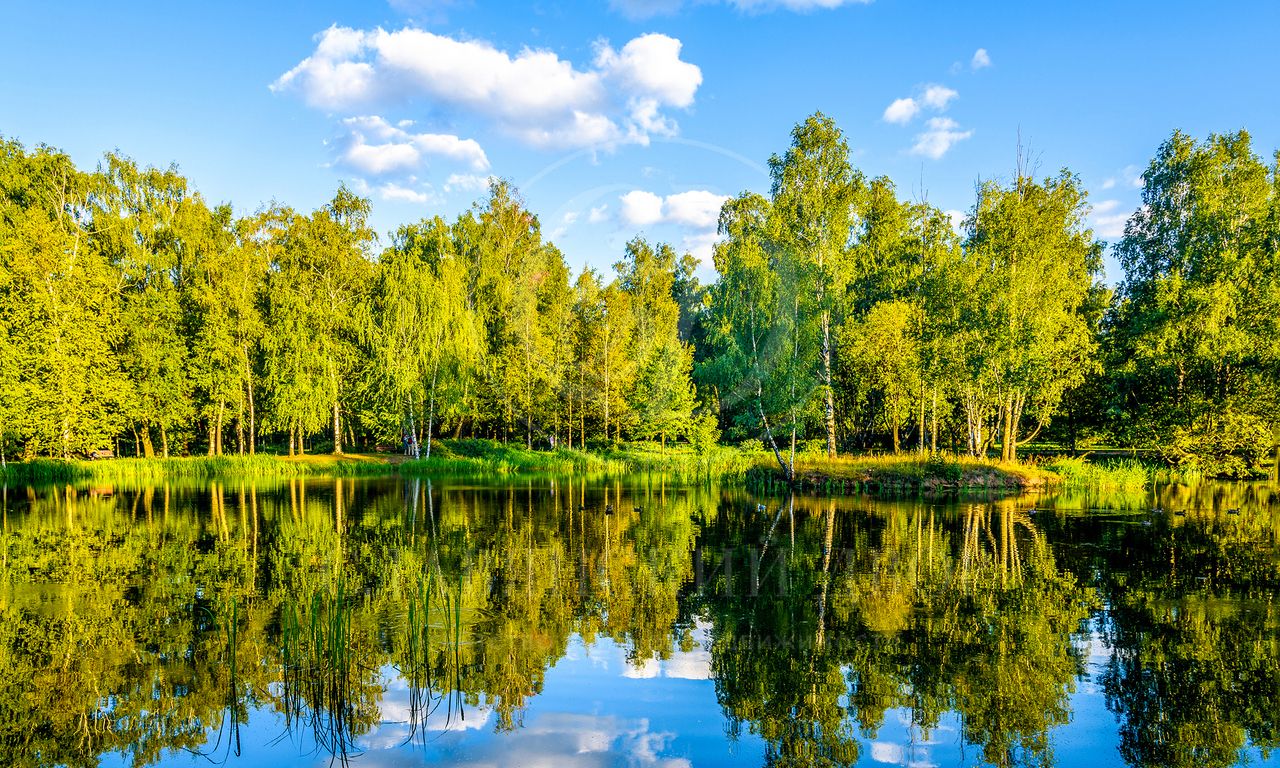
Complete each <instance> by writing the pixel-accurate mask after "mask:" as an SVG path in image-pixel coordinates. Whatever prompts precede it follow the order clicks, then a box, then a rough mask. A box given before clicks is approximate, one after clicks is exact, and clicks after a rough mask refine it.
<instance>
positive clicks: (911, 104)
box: [884, 96, 920, 125]
mask: <svg viewBox="0 0 1280 768" xmlns="http://www.w3.org/2000/svg"><path fill="white" fill-rule="evenodd" d="M919 111H920V105H919V104H917V103H916V100H915V99H913V98H911V97H910V96H907V97H905V98H901V99H894V101H893V103H892V104H890V105H889V106H887V107H885V108H884V121H885V122H886V123H897V124H899V125H905V124H907V123H909V122H911V118H913V117H915V116H916V114H917V113H918V112H919Z"/></svg>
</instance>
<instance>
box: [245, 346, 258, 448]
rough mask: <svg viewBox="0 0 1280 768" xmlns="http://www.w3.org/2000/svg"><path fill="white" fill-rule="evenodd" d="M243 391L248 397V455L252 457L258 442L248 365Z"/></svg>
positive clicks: (250, 373)
mask: <svg viewBox="0 0 1280 768" xmlns="http://www.w3.org/2000/svg"><path fill="white" fill-rule="evenodd" d="M245 389H246V391H247V393H248V396H249V455H250V456H252V455H253V454H254V453H255V452H256V450H257V449H256V444H257V442H258V421H257V416H258V415H257V412H256V411H255V410H254V404H253V373H252V372H250V371H249V369H248V364H247V363H246V365H245Z"/></svg>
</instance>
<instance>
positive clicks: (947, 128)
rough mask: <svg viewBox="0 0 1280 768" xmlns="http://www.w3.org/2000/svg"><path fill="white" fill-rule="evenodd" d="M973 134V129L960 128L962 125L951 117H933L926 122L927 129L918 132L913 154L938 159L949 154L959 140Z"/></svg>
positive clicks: (912, 149)
mask: <svg viewBox="0 0 1280 768" xmlns="http://www.w3.org/2000/svg"><path fill="white" fill-rule="evenodd" d="M972 135H973V131H965V130H961V129H960V125H959V124H958V123H957V122H956V121H955V120H952V119H951V118H949V117H931V118H929V122H927V123H925V130H924V131H923V132H921V133H918V134H916V143H915V144H913V145H912V146H911V154H913V155H922V156H924V157H928V158H932V159H934V160H937V159H939V158H941V157H942V156H943V155H945V154H947V151H948V150H950V149H951V148H952V147H953V146H955V145H956V143H957V142H961V141H964V140H965V139H967V138H969V137H970V136H972Z"/></svg>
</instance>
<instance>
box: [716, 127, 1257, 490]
mask: <svg viewBox="0 0 1280 768" xmlns="http://www.w3.org/2000/svg"><path fill="white" fill-rule="evenodd" d="M769 167H770V173H771V177H772V185H771V189H770V193H769V195H768V196H767V197H766V196H764V195H760V194H756V193H752V192H746V193H743V194H741V195H739V196H737V197H735V198H733V199H731V200H729V201H728V202H727V203H726V204H725V205H724V207H723V209H722V211H721V217H720V233H721V235H722V237H723V242H722V243H721V244H719V245H718V246H717V247H716V251H715V266H716V269H717V271H718V273H719V279H718V280H717V281H716V282H715V284H713V285H711V286H710V287H709V288H708V291H707V303H706V311H705V312H704V313H702V314H701V315H700V317H699V319H700V323H701V330H702V334H701V335H700V336H698V337H697V339H696V341H697V344H696V346H697V350H698V356H699V367H698V373H699V379H698V380H699V383H700V384H701V385H703V386H704V387H709V388H711V389H712V390H713V391H714V392H715V393H716V398H715V400H716V403H717V405H718V407H719V413H720V415H721V423H722V424H723V426H724V429H725V432H726V433H727V434H728V435H729V436H730V437H731V438H746V437H748V436H753V435H756V434H759V435H762V436H763V439H764V441H765V443H766V445H767V446H768V448H769V449H770V450H771V451H772V453H773V454H774V455H775V456H776V457H777V461H778V464H779V465H780V467H781V468H782V470H783V471H784V472H787V473H790V472H792V471H793V467H794V462H795V455H796V452H797V443H800V444H801V448H803V447H804V445H803V442H804V440H805V438H810V437H813V436H818V440H817V443H818V444H817V445H816V446H813V447H814V448H816V449H818V450H820V451H824V452H825V453H826V454H827V455H828V456H835V455H836V452H837V451H838V450H849V449H862V450H867V449H876V448H888V449H892V450H893V451H895V452H897V451H900V450H904V449H908V448H912V449H915V450H918V451H921V452H926V451H936V450H938V449H939V448H947V449H949V450H952V451H955V452H967V453H970V454H973V455H987V454H988V452H993V453H997V454H998V455H999V457H1000V458H1002V459H1004V460H1015V459H1016V458H1017V455H1018V449H1019V447H1020V446H1023V445H1025V444H1026V443H1027V442H1029V441H1031V440H1033V439H1037V438H1038V439H1040V440H1049V441H1053V442H1056V443H1059V444H1060V445H1064V446H1070V447H1072V448H1075V447H1078V446H1091V445H1100V444H1102V445H1105V444H1110V445H1113V446H1124V447H1139V448H1146V449H1148V450H1151V451H1154V452H1158V454H1159V455H1160V456H1162V457H1164V458H1165V459H1167V460H1169V461H1170V462H1173V463H1177V464H1180V465H1183V466H1189V467H1195V468H1200V469H1203V470H1205V471H1210V472H1219V473H1226V474H1245V473H1248V472H1249V471H1251V470H1252V468H1253V467H1255V466H1256V465H1257V463H1258V462H1259V461H1260V460H1261V459H1262V457H1263V456H1264V455H1265V454H1266V452H1267V451H1268V450H1269V449H1270V448H1272V447H1273V446H1276V445H1277V443H1280V415H1278V414H1280V410H1278V408H1280V344H1278V340H1280V335H1278V334H1277V332H1278V331H1280V173H1278V172H1277V164H1276V162H1275V161H1273V162H1272V164H1270V165H1267V164H1265V163H1264V162H1263V161H1262V159H1261V158H1260V157H1258V156H1257V155H1256V154H1255V153H1254V152H1253V150H1252V148H1251V145H1250V138H1249V135H1248V134H1247V133H1246V132H1244V131H1240V132H1238V133H1233V134H1225V135H1214V136H1210V137H1209V138H1208V139H1207V140H1205V141H1202V142H1201V141H1196V140H1195V139H1193V138H1191V137H1189V136H1187V135H1185V134H1183V133H1180V132H1175V133H1174V134H1173V135H1172V136H1171V137H1170V138H1169V139H1168V140H1167V141H1166V142H1165V143H1164V144H1162V145H1161V146H1160V148H1159V150H1158V151H1157V153H1156V156H1155V157H1154V158H1153V159H1152V160H1151V162H1150V164H1149V166H1148V167H1147V169H1146V172H1145V173H1144V175H1143V188H1142V204H1141V206H1140V207H1139V209H1138V210H1137V211H1136V212H1135V213H1134V214H1133V215H1132V216H1131V217H1130V218H1129V220H1128V222H1127V224H1126V227H1125V234H1124V236H1123V237H1122V238H1121V239H1120V241H1119V242H1118V243H1116V244H1115V245H1114V246H1113V252H1114V254H1115V256H1116V257H1117V259H1118V261H1119V263H1120V265H1121V266H1122V267H1123V270H1124V275H1123V277H1122V279H1120V281H1119V282H1118V284H1117V285H1116V286H1115V287H1114V288H1113V287H1109V286H1107V285H1106V284H1105V283H1104V282H1103V280H1102V268H1103V258H1104V255H1105V253H1106V247H1107V246H1106V244H1105V243H1103V242H1102V241H1100V240H1099V239H1098V238H1097V237H1096V236H1095V234H1094V232H1093V231H1092V229H1091V228H1090V226H1089V224H1088V217H1089V214H1090V211H1091V209H1090V206H1089V204H1088V196H1087V192H1086V190H1085V189H1084V186H1083V184H1082V183H1081V180H1080V178H1079V177H1078V176H1077V175H1075V174H1073V173H1071V172H1070V171H1069V170H1065V169H1064V170H1062V171H1061V172H1060V173H1058V174H1057V175H1052V176H1047V177H1045V178H1041V179H1037V178H1035V174H1034V168H1031V167H1030V164H1029V163H1028V162H1027V160H1026V158H1025V157H1024V156H1023V155H1022V153H1021V150H1019V162H1018V163H1017V166H1016V168H1015V172H1014V174H1013V176H1012V178H1009V179H1007V180H998V179H989V180H985V181H982V182H980V183H979V184H977V186H976V190H975V197H976V199H975V201H974V203H973V205H972V206H971V207H970V209H969V211H968V213H967V214H966V215H965V217H964V219H963V222H962V223H960V225H959V226H958V227H957V226H955V225H953V223H952V222H951V221H950V220H949V217H948V216H947V214H946V213H944V212H943V211H941V210H939V209H938V208H936V207H934V206H931V205H929V204H928V203H927V202H922V201H913V200H904V199H902V197H901V196H900V195H899V194H898V192H897V190H896V189H895V186H894V184H893V182H892V181H891V180H889V179H887V178H883V177H881V178H867V177H866V176H865V175H864V174H863V173H862V172H860V171H859V170H858V169H857V168H856V167H854V166H853V164H852V163H851V161H850V156H849V148H848V144H847V142H846V140H845V138H844V136H843V134H842V133H841V131H840V129H839V128H838V127H837V126H836V125H835V123H834V122H833V121H832V120H830V119H829V118H827V117H824V116H823V115H821V114H817V115H814V116H812V117H810V118H809V119H807V120H806V121H805V122H803V123H801V124H800V125H797V126H796V128H795V130H794V131H793V132H792V142H791V146H790V147H789V148H788V150H787V151H786V152H785V153H783V154H782V155H775V156H774V157H773V158H772V159H771V160H770V163H769ZM1276 455H1277V460H1278V461H1280V448H1277V454H1276Z"/></svg>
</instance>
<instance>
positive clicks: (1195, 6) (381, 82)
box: [0, 0, 1280, 279]
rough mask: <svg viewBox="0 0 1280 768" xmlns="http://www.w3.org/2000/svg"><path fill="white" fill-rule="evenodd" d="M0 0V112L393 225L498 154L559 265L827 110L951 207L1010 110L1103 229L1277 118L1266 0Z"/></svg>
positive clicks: (644, 223) (203, 185) (715, 184)
mask: <svg viewBox="0 0 1280 768" xmlns="http://www.w3.org/2000/svg"><path fill="white" fill-rule="evenodd" d="M6 5H7V6H8V7H7V8H6V11H5V24H4V25H3V26H0V72H3V74H2V75H0V133H3V134H4V135H6V136H10V137H16V138H18V139H20V140H22V141H23V142H24V143H26V144H28V145H33V144H37V143H47V144H50V145H53V146H56V147H59V148H62V149H64V150H66V151H68V152H69V153H70V154H71V155H72V157H73V158H74V159H75V160H76V161H77V162H78V163H79V164H81V165H82V166H86V167H90V166H92V165H93V164H94V163H96V162H97V160H98V159H99V158H100V157H101V156H102V154H103V153H104V152H106V151H109V150H113V149H119V150H120V151H122V152H124V153H125V154H128V155H131V156H133V157H135V158H137V159H138V160H139V161H141V162H143V163H146V164H153V165H168V164H170V163H176V164H177V165H178V166H179V167H180V168H181V169H182V170H183V171H184V172H185V173H186V174H187V175H188V177H189V178H190V179H191V180H192V181H193V182H194V184H195V185H196V187H197V188H198V189H199V190H200V191H201V193H202V194H203V195H204V196H205V197H206V198H207V199H209V200H210V201H214V202H220V201H230V202H233V203H234V204H235V205H236V207H237V210H238V211H241V212H247V211H252V210H254V209H256V208H258V207H259V206H261V205H264V204H267V203H269V202H271V201H273V200H276V201H280V202H283V203H287V204H289V205H292V206H294V207H296V208H299V209H304V210H310V209H312V208H315V207H317V206H319V205H321V204H323V202H324V201H326V200H327V199H328V198H329V197H331V196H332V193H333V191H334V189H335V188H336V187H337V185H338V184H339V183H340V182H343V181H345V182H347V183H348V184H350V185H351V186H353V187H355V188H357V189H359V190H362V191H364V192H365V193H366V194H367V195H369V196H370V197H371V198H372V199H373V206H374V217H373V222H374V224H375V226H376V228H377V229H378V230H379V231H380V232H382V233H386V232H387V231H389V230H391V229H393V228H394V227H395V226H396V225H397V224H400V223H404V222H409V221H414V220H417V219H419V218H422V217H425V216H432V215H436V214H441V215H445V216H446V217H449V218H452V217H453V216H454V215H456V214H457V213H458V212H460V211H462V210H464V209H466V208H467V207H468V206H469V205H470V204H471V203H472V202H473V200H474V199H475V198H476V197H477V196H479V195H480V194H482V184H483V179H484V178H486V177H487V176H488V175H490V174H494V175H498V176H502V177H504V178H508V179H510V180H511V181H513V182H514V183H515V184H516V185H517V186H518V187H519V188H520V189H521V191H522V193H523V195H524V197H525V199H526V201H527V203H528V205H529V206H530V207H531V208H532V210H533V211H534V212H535V213H537V214H538V215H539V217H540V219H541V221H542V226H543V231H544V233H546V234H548V235H550V236H552V237H553V239H554V240H555V242H556V243H557V244H558V245H560V246H561V248H562V249H563V251H564V252H565V255H566V258H567V260H568V261H569V263H570V264H571V265H572V266H574V267H575V268H576V267H579V266H582V265H584V264H589V265H593V266H596V267H600V268H605V269H607V268H608V266H609V265H610V264H612V263H613V262H614V261H616V260H617V258H618V257H619V255H620V253H621V250H622V245H623V243H625V242H626V240H627V239H629V238H630V237H631V236H633V235H634V234H636V233H637V232H643V233H645V234H646V235H647V236H649V237H651V238H653V239H657V240H664V241H668V242H671V243H673V244H675V245H676V246H677V247H681V248H687V249H690V250H692V251H694V252H695V253H697V254H699V255H703V256H705V255H706V254H707V253H708V252H709V248H710V243H711V242H712V240H713V239H714V210H715V207H716V203H717V202H718V201H719V200H720V199H721V197H722V196H725V195H732V194H736V193H737V192H740V191H742V190H744V189H752V190H757V191H766V190H767V186H768V178H767V175H766V173H765V170H764V169H765V163H766V161H767V159H768V157H769V155H770V154H771V153H773V152H779V151H782V150H783V149H785V147H786V146H787V142H788V138H789V137H788V133H789V131H790V129H791V127H792V126H793V125H794V124H795V123H796V122H798V121H800V120H802V119H804V117H805V116H806V115H808V114H810V113H812V112H813V111H815V110H821V111H823V112H826V113H827V114H829V115H831V116H833V117H834V118H835V119H836V120H837V122H838V123H839V125H840V126H841V127H842V128H843V129H844V131H845V132H846V134H847V136H848V138H849V142H850V144H851V146H852V147H853V151H854V158H855V162H856V163H857V164H858V165H859V166H860V167H861V168H862V169H863V170H864V172H866V173H867V174H868V175H873V176H874V175H887V176H889V177H890V178H892V179H893V180H894V181H895V182H896V183H897V185H898V188H899V190H900V192H901V193H902V194H903V195H904V196H909V197H915V198H917V199H919V198H923V197H927V199H928V200H929V201H930V202H931V203H933V204H935V205H938V206H939V207H941V208H943V209H948V210H955V211H963V210H965V209H967V208H968V207H969V206H970V204H971V203H972V199H973V188H974V184H975V182H976V181H978V180H979V179H982V178H988V177H993V176H996V177H999V176H1007V175H1008V174H1009V173H1010V171H1011V169H1012V168H1013V165H1014V158H1015V151H1016V144H1017V141H1018V136H1019V134H1021V137H1022V142H1023V144H1024V145H1027V146H1029V148H1030V150H1031V152H1032V154H1033V157H1034V158H1035V159H1036V161H1037V162H1038V165H1039V169H1040V172H1041V174H1042V175H1043V174H1047V173H1052V172H1056V171H1057V170H1058V169H1059V168H1062V167H1064V166H1066V167H1069V168H1070V169H1072V170H1073V171H1075V172H1076V173H1078V174H1079V175H1080V176H1081V177H1082V179H1083V180H1084V182H1085V185H1086V186H1087V187H1088V189H1089V190H1090V193H1091V201H1092V202H1093V203H1094V205H1095V208H1096V210H1095V213H1094V221H1095V225H1096V228H1097V231H1098V232H1099V234H1100V235H1101V236H1103V237H1104V239H1109V240H1113V239H1114V238H1115V237H1116V236H1117V234H1118V232H1119V230H1120V229H1121V228H1122V226H1123V220H1124V216H1125V215H1127V214H1128V213H1129V212H1130V211H1132V210H1133V208H1134V207H1135V206H1136V204H1137V199H1138V190H1137V188H1136V186H1135V184H1136V181H1135V180H1136V179H1137V177H1138V174H1139V173H1140V172H1141V169H1142V167H1143V166H1145V164H1146V162H1147V161H1148V159H1149V158H1150V157H1151V155H1152V153H1153V152H1154V150H1155V148H1156V147H1157V145H1158V144H1159V143H1160V142H1161V141H1162V140H1163V139H1164V138H1166V137H1167V136H1168V135H1169V133H1170V132H1171V131H1172V130H1173V129H1174V128H1181V129H1182V130H1184V131H1186V132H1188V133H1191V134H1193V135H1196V136H1200V137H1203V136H1205V135H1207V134H1208V133H1210V132H1213V131H1227V130H1234V129H1237V128H1241V127H1244V128H1248V129H1249V130H1250V131H1251V132H1252V133H1253V136H1254V139H1255V147H1256V149H1257V150H1258V151H1259V152H1260V153H1261V154H1263V155H1264V156H1267V157H1270V156H1271V154H1272V152H1273V150H1274V149H1275V148H1276V147H1278V146H1280V121H1278V120H1277V118H1278V117H1280V79H1277V77H1276V72H1277V71H1280V67H1278V66H1277V64H1280V61H1278V60H1277V59H1278V58H1280V57H1278V55H1277V50H1278V47H1277V44H1276V37H1275V30H1276V29H1280V4H1275V3H1269V2H1255V3H1217V4H1212V5H1210V4H1204V3H1191V2H1186V3H1113V2H1106V3H1104V2H1074V3H956V2H949V3H925V2H918V1H914V2H913V1H909V0H873V1H872V2H865V3H864V2H842V0H702V1H701V2H699V1H697V0H683V1H681V0H650V2H639V1H638V0H615V1H614V2H601V3H594V4H571V3H566V2H555V1H554V0H535V2H533V3H529V4H514V3H513V4H497V3H484V2H481V1H480V0H475V1H474V2H467V0H451V1H450V0H391V2H368V3H359V4H356V3H351V2H302V1H300V0H297V1H295V2H288V3H268V2H255V3H233V2H225V3H205V4H188V3H172V2H167V3H159V2H157V3H88V2H71V3H21V4H17V3H9V4H6ZM980 52H981V53H980ZM908 100H909V101H908ZM1109 271H1110V273H1111V274H1110V275H1109V276H1110V277H1111V278H1113V279H1114V278H1115V277H1117V276H1118V275H1116V274H1115V268H1114V265H1111V268H1110V270H1109Z"/></svg>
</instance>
